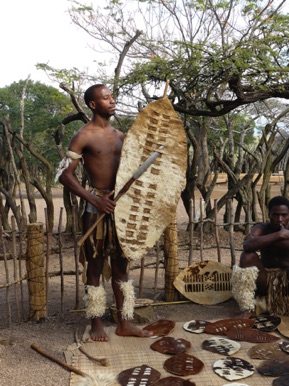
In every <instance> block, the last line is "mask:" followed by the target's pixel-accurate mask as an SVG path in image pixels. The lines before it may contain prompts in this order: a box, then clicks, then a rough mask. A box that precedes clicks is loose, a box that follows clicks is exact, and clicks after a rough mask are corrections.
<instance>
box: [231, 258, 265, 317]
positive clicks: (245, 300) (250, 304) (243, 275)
mask: <svg viewBox="0 0 289 386" xmlns="http://www.w3.org/2000/svg"><path fill="white" fill-rule="evenodd" d="M258 273H259V269H258V268H257V267H247V268H240V267H239V266H238V265H234V267H233V272H232V277H231V283H232V294H233V297H234V299H235V300H236V302H237V303H238V305H239V307H240V310H241V311H254V310H255V305H256V299H255V291H256V280H257V277H258Z"/></svg>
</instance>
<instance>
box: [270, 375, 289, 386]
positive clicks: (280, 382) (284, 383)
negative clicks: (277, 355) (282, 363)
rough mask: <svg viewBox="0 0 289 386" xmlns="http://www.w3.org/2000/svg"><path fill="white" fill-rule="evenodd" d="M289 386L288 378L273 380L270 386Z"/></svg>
mask: <svg viewBox="0 0 289 386" xmlns="http://www.w3.org/2000/svg"><path fill="white" fill-rule="evenodd" d="M288 385H289V376H288V375H285V377H279V378H276V379H274V381H273V383H272V386H288Z"/></svg>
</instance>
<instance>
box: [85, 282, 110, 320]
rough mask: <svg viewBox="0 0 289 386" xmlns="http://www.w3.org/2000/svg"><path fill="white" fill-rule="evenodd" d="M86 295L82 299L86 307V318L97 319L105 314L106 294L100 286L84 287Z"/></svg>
mask: <svg viewBox="0 0 289 386" xmlns="http://www.w3.org/2000/svg"><path fill="white" fill-rule="evenodd" d="M85 290H86V294H85V295H84V297H83V300H84V301H85V306H86V317H87V318H99V317H101V316H102V315H104V313H105V309H106V292H105V290H104V288H103V287H102V286H98V287H95V286H93V285H86V286H85Z"/></svg>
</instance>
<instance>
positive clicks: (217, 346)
mask: <svg viewBox="0 0 289 386" xmlns="http://www.w3.org/2000/svg"><path fill="white" fill-rule="evenodd" d="M202 348H203V349H204V350H206V351H210V352H213V353H216V354H221V355H233V354H235V353H236V352H238V351H239V350H240V348H241V345H240V343H238V342H235V341H234V340H231V339H226V338H223V337H213V338H210V339H206V340H204V341H203V343H202Z"/></svg>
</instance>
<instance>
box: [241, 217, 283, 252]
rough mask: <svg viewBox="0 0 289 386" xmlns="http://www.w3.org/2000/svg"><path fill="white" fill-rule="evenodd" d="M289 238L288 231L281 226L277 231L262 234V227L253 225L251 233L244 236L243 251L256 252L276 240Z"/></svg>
mask: <svg viewBox="0 0 289 386" xmlns="http://www.w3.org/2000/svg"><path fill="white" fill-rule="evenodd" d="M286 239H287V240H288V239H289V231H288V230H287V229H285V228H284V227H283V226H281V229H280V230H279V231H277V232H272V233H268V234H267V233H266V234H264V227H262V226H261V225H259V224H258V225H255V226H254V227H253V228H252V231H251V233H250V234H249V235H248V236H246V237H245V239H244V242H243V249H244V251H245V252H256V251H259V250H261V249H263V248H266V247H268V246H269V245H272V244H274V243H276V242H278V241H281V240H286Z"/></svg>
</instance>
